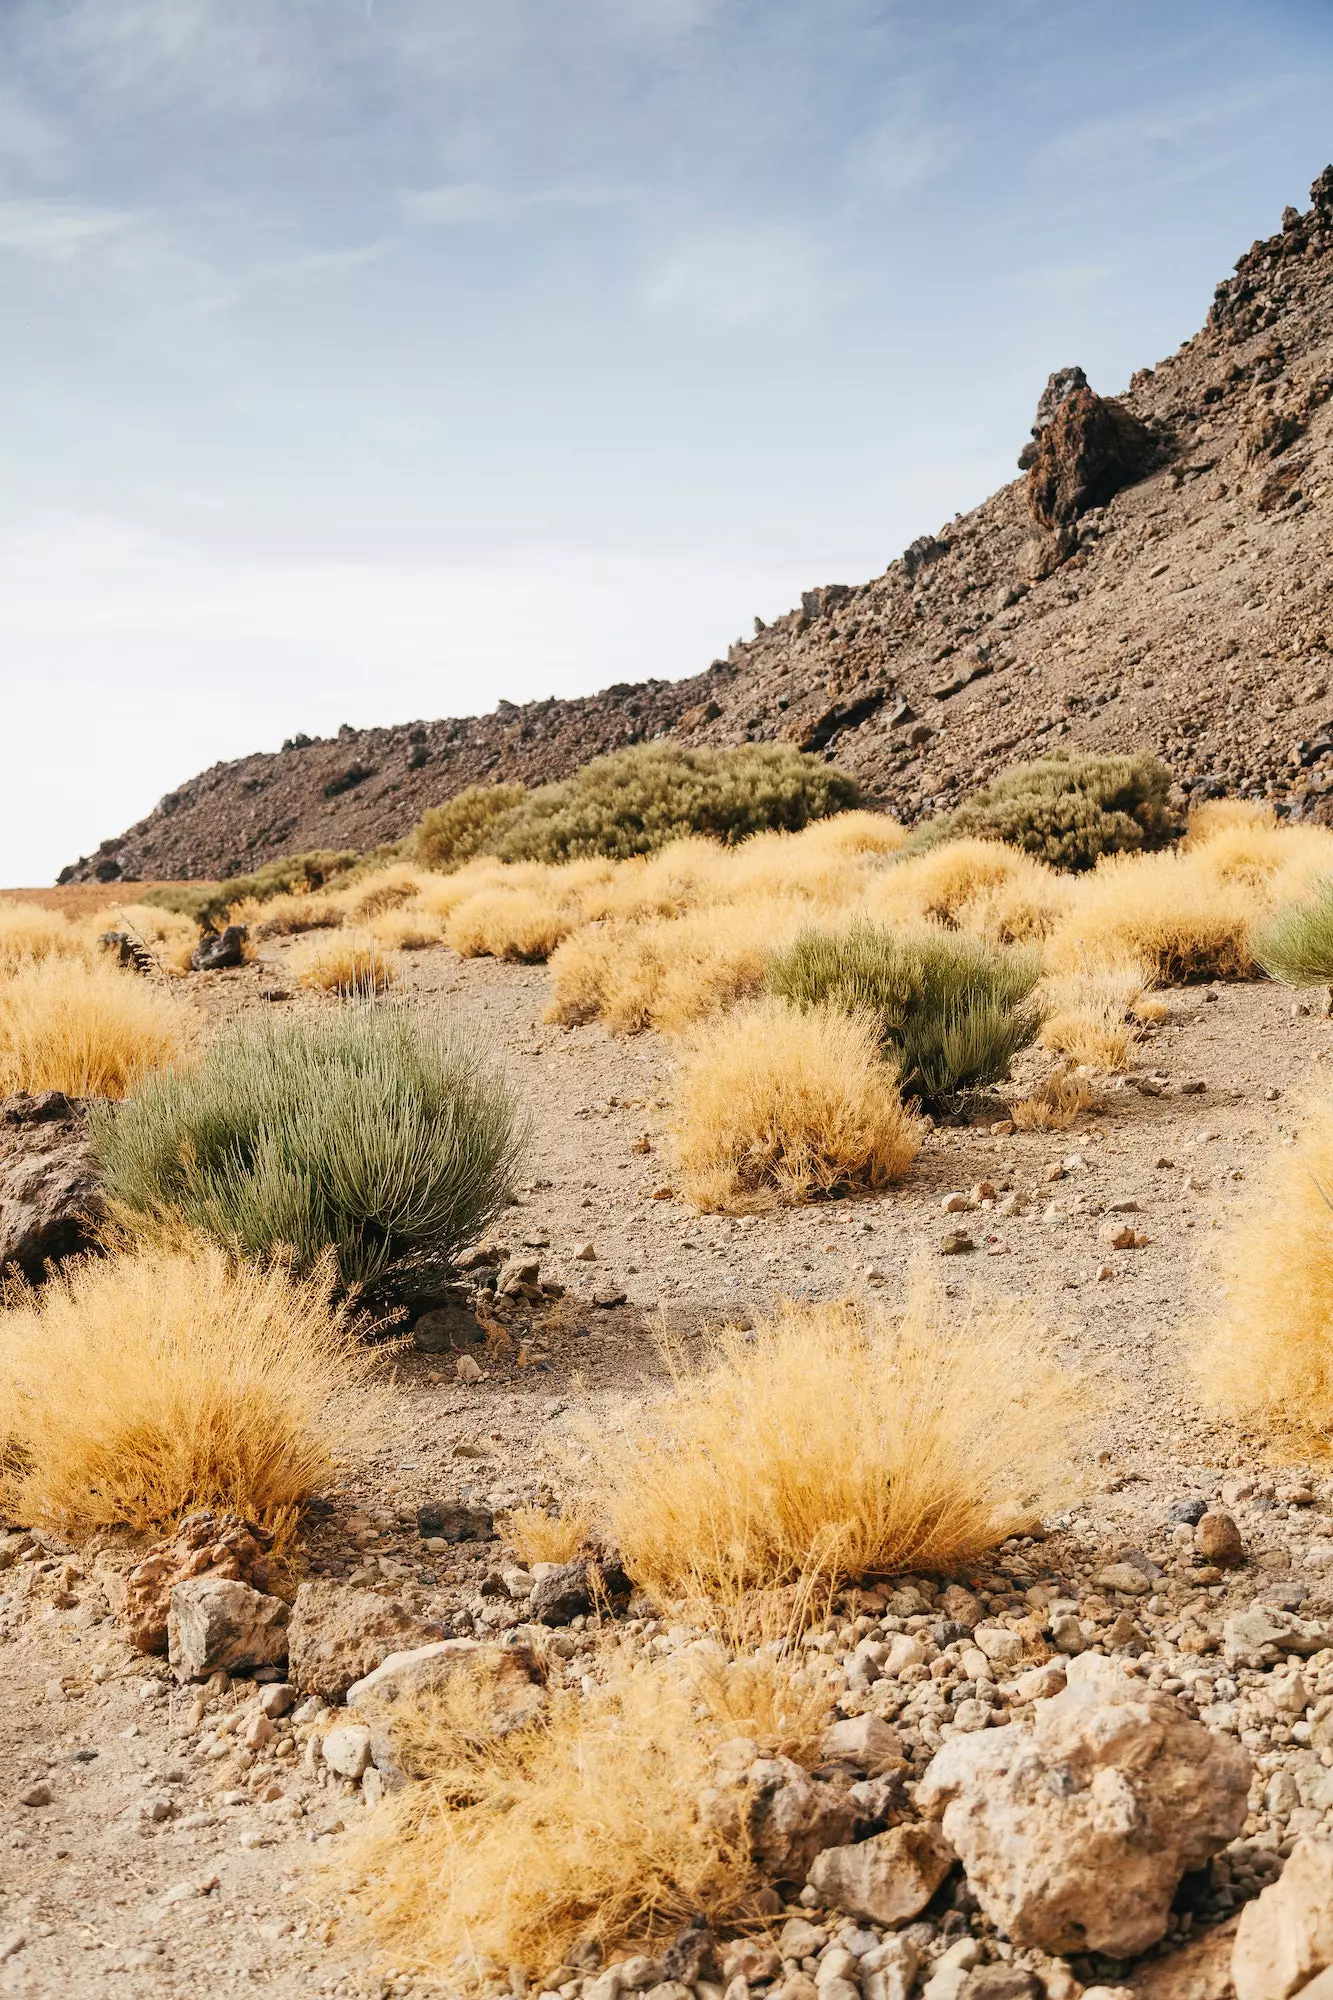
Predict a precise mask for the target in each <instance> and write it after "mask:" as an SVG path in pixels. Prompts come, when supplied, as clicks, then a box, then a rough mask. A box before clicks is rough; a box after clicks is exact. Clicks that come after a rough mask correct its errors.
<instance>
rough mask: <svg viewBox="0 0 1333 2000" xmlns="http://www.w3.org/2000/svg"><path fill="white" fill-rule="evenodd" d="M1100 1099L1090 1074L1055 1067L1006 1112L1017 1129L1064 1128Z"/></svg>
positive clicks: (1033, 1130)
mask: <svg viewBox="0 0 1333 2000" xmlns="http://www.w3.org/2000/svg"><path fill="white" fill-rule="evenodd" d="M1099 1101H1100V1100H1099V1099H1098V1096H1097V1090H1096V1086H1095V1085H1094V1084H1093V1082H1092V1081H1091V1079H1090V1078H1088V1077H1086V1076H1079V1075H1077V1074H1076V1073H1075V1072H1074V1071H1072V1070H1068V1069H1056V1070H1052V1071H1051V1074H1050V1075H1049V1076H1048V1077H1044V1078H1043V1079H1042V1081H1041V1082H1040V1083H1039V1084H1038V1085H1037V1087H1036V1089H1035V1090H1031V1091H1029V1092H1028V1095H1027V1096H1026V1097H1020V1098H1019V1099H1018V1100H1017V1101H1016V1102H1015V1103H1013V1104H1011V1105H1010V1107H1009V1115H1010V1117H1011V1118H1012V1119H1013V1121H1014V1126H1015V1128H1016V1130H1018V1131H1019V1132H1067V1131H1068V1130H1069V1128H1070V1126H1071V1125H1074V1124H1076V1123H1077V1122H1078V1120H1079V1119H1080V1118H1081V1117H1082V1116H1083V1114H1084V1112H1085V1111H1095V1110H1096V1109H1097V1105H1098V1103H1099Z"/></svg>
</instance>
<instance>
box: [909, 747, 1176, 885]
mask: <svg viewBox="0 0 1333 2000" xmlns="http://www.w3.org/2000/svg"><path fill="white" fill-rule="evenodd" d="M1171 784H1172V779H1171V773H1170V771H1169V770H1168V769H1167V767H1166V765H1165V764H1163V763H1160V762H1159V761H1158V759H1157V758H1155V757H1147V756H1138V757H1043V758H1039V759H1038V760H1037V761H1036V762H1035V763H1031V764H1018V765H1015V767H1014V768H1013V769H1012V770H1010V771H1005V772H1003V773H1002V774H1001V776H1000V777H998V778H995V779H993V780H992V781H991V783H990V784H989V785H983V786H982V788H981V790H980V791H977V792H973V794H972V795H971V797H970V798H968V799H967V800H965V801H964V803H963V804H962V805H961V806H960V807H959V808H958V809H957V811H956V812H952V813H949V814H947V815H945V817H944V818H942V819H937V820H932V821H930V823H929V824H928V825H927V826H924V827H922V828H920V829H919V831H918V832H917V833H915V834H914V835H913V836H912V840H911V842H910V843H909V845H910V846H911V847H912V848H914V849H920V848H923V847H935V846H938V845H939V844H940V843H941V842H943V841H952V840H963V839H967V838H968V837H969V836H971V837H974V838H978V839H981V840H1000V841H1004V842H1005V843H1006V845H1008V846H1010V847H1017V848H1021V849H1022V851H1023V852H1024V853H1025V854H1030V855H1033V856H1034V857H1035V858H1036V859H1037V860H1039V861H1044V862H1045V863H1046V864H1047V865H1048V866H1049V867H1051V868H1061V869H1069V870H1073V871H1079V870H1083V869H1088V868H1093V867H1095V866H1096V864H1097V863H1098V862H1099V861H1100V860H1102V859H1103V857H1104V856H1105V855H1108V854H1141V853H1148V852H1151V851H1152V850H1153V849H1155V848H1159V847H1169V846H1171V845H1172V843H1173V842H1175V841H1176V840H1178V839H1179V838H1180V835H1181V833H1182V831H1183V826H1182V823H1181V821H1180V820H1179V819H1178V818H1177V817H1176V815H1175V814H1174V813H1173V812H1172V810H1171V806H1170V792H1171Z"/></svg>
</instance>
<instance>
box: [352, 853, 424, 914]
mask: <svg viewBox="0 0 1333 2000" xmlns="http://www.w3.org/2000/svg"><path fill="white" fill-rule="evenodd" d="M424 881H425V877H424V875H423V874H422V872H421V870H420V869H419V868H408V867H405V866H404V865H402V864H401V863H400V864H398V865H396V866H394V867H392V868H382V869H379V870H378V871H377V872H376V873H375V874H374V875H363V876H362V878H361V880H360V881H359V882H354V883H353V884H352V886H351V887H350V888H348V889H335V890H332V891H331V892H330V895H329V900H330V902H332V903H333V904H334V905H335V907H336V908H338V909H339V910H341V911H342V913H343V915H344V916H345V917H347V918H348V919H349V920H350V921H351V922H352V923H354V924H364V923H366V922H367V921H368V920H369V919H370V918H371V917H378V916H382V915H383V913H384V912H385V911H386V910H401V909H402V907H403V905H404V904H405V903H411V902H413V901H414V900H415V899H416V897H417V896H418V895H419V894H420V893H421V888H422V884H423V882H424Z"/></svg>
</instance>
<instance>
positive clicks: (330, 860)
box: [139, 847, 361, 927]
mask: <svg viewBox="0 0 1333 2000" xmlns="http://www.w3.org/2000/svg"><path fill="white" fill-rule="evenodd" d="M360 859H361V857H360V856H359V855H358V854H357V852H356V850H355V848H350V847H344V848H331V847H316V848H311V849H310V851H309V852H308V853H306V854H285V855H283V856H281V858H280V859H279V860H277V861H266V862H265V863H264V866H263V867H262V868H257V869H256V870H255V872H254V874H253V875H229V876H228V877H227V879H226V881H225V882H164V883H162V884H161V885H160V886H159V887H158V888H156V889H145V890H144V892H143V894H142V895H141V896H140V897H139V901H140V902H141V903H152V904H154V905H155V906H156V908H158V909H159V910H179V912H180V914H181V915H182V916H184V917H190V918H192V919H193V921H194V922H195V923H197V924H199V925H200V926H201V927H202V926H203V925H205V924H211V925H215V924H220V923H221V922H222V921H223V919H224V918H225V916H226V914H227V912H228V910H229V909H230V908H231V906H232V904H233V903H239V902H242V901H244V899H245V898H246V897H247V896H252V897H253V898H254V899H255V901H256V902H260V903H266V902H267V901H268V900H269V898H270V897H271V896H285V895H288V894H289V893H290V892H291V891H292V890H302V891H308V890H312V889H323V888H324V887H325V886H326V885H328V884H329V883H332V882H337V881H340V880H341V879H342V878H343V877H344V876H346V875H347V874H348V872H349V871H350V870H351V869H353V868H355V867H356V866H357V865H358V863H359V861H360Z"/></svg>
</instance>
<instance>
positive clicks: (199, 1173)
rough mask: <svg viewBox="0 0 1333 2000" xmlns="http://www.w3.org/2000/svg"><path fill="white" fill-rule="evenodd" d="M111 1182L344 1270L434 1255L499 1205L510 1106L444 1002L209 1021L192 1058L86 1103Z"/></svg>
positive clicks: (138, 1209)
mask: <svg viewBox="0 0 1333 2000" xmlns="http://www.w3.org/2000/svg"><path fill="white" fill-rule="evenodd" d="M93 1132H94V1142H95V1149H96V1155H97V1158H98V1161H99V1164H100V1167H101V1171H102V1176H103V1180H104V1183H105V1186H106V1190H107V1193H108V1195H109V1196H110V1197H111V1199H112V1200H113V1201H114V1202H116V1203H118V1204H119V1205H120V1206H121V1208H122V1209H124V1210H126V1211H128V1212H130V1213H131V1214H139V1215H147V1216H156V1215H168V1216H175V1217H178V1218H179V1219H180V1220H181V1221H183V1222H184V1223H185V1224H186V1225H188V1226H189V1227H191V1228H193V1229H198V1230H200V1231H202V1232H204V1233H205V1234H206V1235H208V1236H210V1237H212V1238H214V1239H215V1240H217V1241H219V1242H221V1243H224V1244H226V1245H227V1246H229V1247H231V1248H234V1249H237V1250H241V1251H245V1252H248V1253H251V1254H255V1255H274V1254H277V1253H278V1252H280V1251H283V1250H286V1251H290V1253H291V1254H292V1256H293V1257H294V1259H295V1262H296V1268H297V1269H298V1270H300V1271H308V1270H311V1269H313V1268H314V1266H315V1265H316V1264H317V1263H318V1261H319V1259H320V1257H321V1256H323V1255H324V1253H325V1252H326V1251H328V1250H330V1249H331V1250H332V1251H333V1252H334V1253H335V1254H336V1257H337V1262H338V1268H339V1270H340V1272H341V1274H342V1277H343V1279H344V1280H345V1281H347V1282H349V1283H351V1282H353V1281H357V1280H360V1281H365V1280H369V1279H372V1278H376V1277H378V1276H379V1275H380V1274H381V1273H382V1272H383V1271H384V1270H385V1269H386V1268H387V1267H388V1266H389V1265H390V1264H391V1263H393V1262H394V1260H395V1259H397V1258H399V1257H402V1256H405V1255H406V1254H408V1253H409V1252H411V1251H414V1250H423V1249H431V1250H435V1251H438V1252H440V1253H441V1254H444V1255H448V1254H449V1253H450V1252H451V1251H453V1250H456V1249H457V1248H459V1246H460V1245H461V1244H463V1243H466V1242H468V1241H470V1240H471V1239H472V1238H473V1237H475V1236H476V1235H478V1234H479V1233H480V1232H481V1231H482V1230H483V1229H484V1228H485V1227H486V1225H487V1223H488V1222H490V1221H491V1220H492V1218H493V1217H494V1216H495V1215H496V1214H497V1213H498V1212H499V1210H500V1209H501V1208H502V1207H503V1206H504V1203H505V1201H506V1199H507V1196H508V1188H509V1181H510V1176H511V1172H512V1169H513V1167H514V1164H515V1161H516V1158H517V1155H518V1151H519V1148H520V1146H521V1145H522V1143H523V1137H524V1124H523V1121H522V1119H521V1118H520V1117H519V1114H518V1112H517V1109H516V1106H515V1103H514V1100H513V1098H512V1097H511V1095H510V1093H509V1091H508V1089H507V1087H506V1086H505V1085H504V1084H503V1083H502V1082H501V1081H500V1079H499V1078H498V1076H496V1075H495V1074H493V1073H492V1071H491V1069H490V1067H489V1065H488V1063H487V1061H486V1058H485V1056H484V1053H483V1051H482V1049H481V1047H480V1046H479V1045H478V1044H477V1043H476V1042H475V1041H473V1040H472V1039H471V1038H469V1037H468V1036H467V1035H465V1034H464V1033H463V1032H462V1031H461V1030H460V1029H459V1028H458V1027H457V1026H456V1025H455V1024H454V1023H452V1022H451V1021H449V1020H448V1019H447V1018H446V1017H444V1016H443V1015H442V1014H420V1013H417V1014H408V1013H407V1012H405V1011H400V1010H399V1009H397V1008H394V1007H384V1006H374V1005H370V1004H359V1003H355V1002H354V1003H353V1004H352V1005H350V1006H348V1007H346V1008H344V1009H339V1010H338V1011H337V1012H336V1013H332V1014H329V1015H327V1016H320V1017H318V1018H315V1019H310V1018H306V1019H299V1020H289V1021H278V1022H275V1021H265V1022H263V1023H261V1024H259V1025H257V1026H254V1027H250V1028H240V1027H232V1028H226V1029H223V1030H222V1032H221V1033H220V1034H219V1035H218V1036H217V1037H216V1039H215V1040H214V1041H213V1042H212V1043H211V1044H210V1045H209V1047H208V1049H207V1051H206V1052H205V1054H204V1057H203V1060H202V1061H201V1062H200V1064H199V1065H198V1067H197V1068H196V1069H195V1070H193V1071H192V1072H190V1073H189V1074H180V1075H165V1076H159V1077H155V1078H153V1079H152V1080H151V1081H150V1082H149V1083H148V1084H146V1085H145V1086H144V1088H143V1089H142V1090H141V1091H140V1093H139V1095H138V1096H137V1097H135V1098H133V1099H132V1100H131V1101H130V1102H129V1103H128V1104H125V1105H124V1106H122V1107H120V1108H119V1109H118V1110H117V1111H115V1112H107V1113H104V1114H102V1115H100V1116H98V1117H97V1118H95V1120H94V1126H93Z"/></svg>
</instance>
